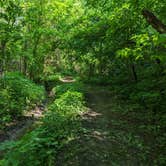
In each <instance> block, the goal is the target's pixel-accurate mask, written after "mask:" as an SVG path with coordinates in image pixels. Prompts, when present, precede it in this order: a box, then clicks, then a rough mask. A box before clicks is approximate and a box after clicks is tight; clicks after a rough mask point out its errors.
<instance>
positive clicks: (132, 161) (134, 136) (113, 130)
mask: <svg viewBox="0 0 166 166" xmlns="http://www.w3.org/2000/svg"><path fill="white" fill-rule="evenodd" d="M87 92H88V93H87V103H88V107H89V111H88V112H86V113H85V114H84V115H83V117H82V124H83V127H84V129H83V132H81V133H79V134H78V135H79V136H78V138H77V139H75V140H73V141H71V142H70V143H69V144H68V145H66V147H65V149H64V150H63V151H62V152H60V153H59V156H58V164H57V165H58V166H144V165H146V166H151V165H152V160H153V159H154V158H153V157H154V156H155V155H156V154H155V152H154V151H153V147H154V144H153V143H154V142H155V140H154V138H153V135H152V134H151V133H148V131H146V130H145V131H144V130H143V129H142V128H141V127H140V126H144V125H146V123H145V122H146V121H144V120H143V121H141V120H140V119H139V118H138V116H137V114H135V113H132V112H129V111H125V109H126V108H124V111H123V107H122V108H121V110H120V109H119V108H118V105H116V107H114V105H113V97H112V95H111V92H109V90H108V89H105V88H101V87H100V88H99V87H98V88H97V87H93V88H89V89H87ZM119 107H120V106H119ZM142 131H143V133H142ZM147 138H148V141H147V140H146V139H147Z"/></svg>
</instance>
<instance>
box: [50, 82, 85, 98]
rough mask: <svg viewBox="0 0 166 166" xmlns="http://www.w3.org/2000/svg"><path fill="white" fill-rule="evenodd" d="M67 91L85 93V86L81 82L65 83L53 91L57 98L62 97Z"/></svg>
mask: <svg viewBox="0 0 166 166" xmlns="http://www.w3.org/2000/svg"><path fill="white" fill-rule="evenodd" d="M67 91H77V92H83V91H84V86H83V84H82V83H81V82H73V83H67V84H66V83H63V84H61V85H58V86H56V87H54V88H53V89H52V92H53V94H55V96H56V97H60V95H62V94H63V93H65V92H67Z"/></svg>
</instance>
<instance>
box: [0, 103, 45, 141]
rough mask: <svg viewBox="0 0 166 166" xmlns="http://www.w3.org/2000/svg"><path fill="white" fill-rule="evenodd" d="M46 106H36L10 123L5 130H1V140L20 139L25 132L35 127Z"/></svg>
mask: <svg viewBox="0 0 166 166" xmlns="http://www.w3.org/2000/svg"><path fill="white" fill-rule="evenodd" d="M43 111H44V107H37V106H36V107H35V108H34V109H33V110H31V111H29V112H27V113H25V114H24V116H22V117H21V118H19V119H17V120H14V121H13V122H12V123H10V124H8V126H7V127H6V128H5V130H3V131H1V132H0V142H1V143H2V142H5V141H14V140H18V139H20V138H21V137H22V136H23V135H24V134H26V133H27V132H28V131H30V130H32V129H33V125H34V124H35V123H36V122H37V121H39V119H40V118H41V117H42V116H43Z"/></svg>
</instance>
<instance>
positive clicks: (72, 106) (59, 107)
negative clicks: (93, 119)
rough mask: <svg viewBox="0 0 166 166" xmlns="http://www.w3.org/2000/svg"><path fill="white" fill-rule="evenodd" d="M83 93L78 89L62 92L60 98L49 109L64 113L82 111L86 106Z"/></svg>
mask: <svg viewBox="0 0 166 166" xmlns="http://www.w3.org/2000/svg"><path fill="white" fill-rule="evenodd" d="M83 105H84V100H83V95H82V93H80V92H77V91H67V92H66V93H64V94H62V95H61V96H60V98H58V99H57V100H55V101H54V103H53V104H52V105H50V107H49V109H50V110H52V111H54V110H56V111H60V112H61V113H63V114H68V113H71V112H73V113H74V112H76V113H78V112H81V111H83V109H84V107H83Z"/></svg>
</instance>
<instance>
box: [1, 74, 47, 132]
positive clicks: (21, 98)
mask: <svg viewBox="0 0 166 166" xmlns="http://www.w3.org/2000/svg"><path fill="white" fill-rule="evenodd" d="M44 98H45V90H44V88H43V87H42V86H38V85H36V84H35V83H33V82H32V81H31V80H29V79H28V78H25V77H24V76H23V75H21V74H19V73H6V74H5V75H4V76H3V77H1V78H0V117H1V119H0V122H1V123H0V129H3V128H4V127H5V126H6V124H7V123H9V122H11V121H12V120H14V119H16V118H18V117H20V116H22V114H23V112H24V111H27V110H30V109H32V108H33V107H34V106H35V105H37V104H39V103H41V102H42V101H43V100H44Z"/></svg>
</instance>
